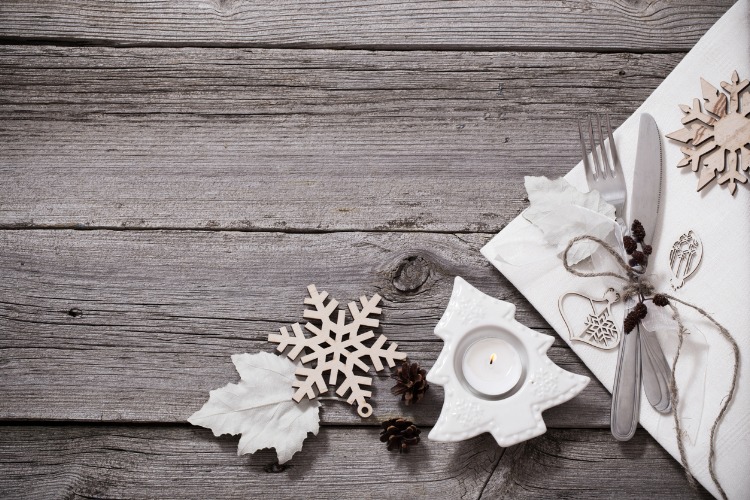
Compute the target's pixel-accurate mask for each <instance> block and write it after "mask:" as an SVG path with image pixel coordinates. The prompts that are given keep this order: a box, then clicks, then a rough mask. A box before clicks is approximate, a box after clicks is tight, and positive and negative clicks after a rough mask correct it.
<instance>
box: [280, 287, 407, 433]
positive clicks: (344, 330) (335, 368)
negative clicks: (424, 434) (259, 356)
mask: <svg viewBox="0 0 750 500" xmlns="http://www.w3.org/2000/svg"><path fill="white" fill-rule="evenodd" d="M307 291H308V293H309V294H310V296H309V297H307V298H306V299H305V304H306V305H308V306H312V307H313V308H307V309H305V311H304V313H303V314H302V317H303V318H307V319H310V320H315V321H316V322H318V323H319V326H316V325H315V324H313V323H310V322H308V323H306V324H305V329H306V330H307V331H309V332H310V333H311V334H312V337H305V334H304V332H303V331H302V327H301V326H300V324H299V323H294V324H293V325H292V332H293V333H294V335H290V334H289V330H287V328H286V327H281V328H280V329H279V332H280V333H279V334H270V335H269V336H268V341H269V342H273V343H276V344H279V346H278V347H277V348H276V349H277V350H278V351H279V352H285V351H286V350H287V348H290V347H291V349H290V350H289V351H288V352H286V356H287V357H288V358H289V359H292V360H295V359H297V357H298V356H299V355H300V354H302V357H301V358H300V361H301V362H302V366H300V367H299V368H297V371H296V372H295V374H296V375H297V377H298V378H297V380H296V381H294V383H293V384H292V386H293V387H296V388H297V391H296V392H295V393H294V396H293V399H294V400H295V401H297V402H300V401H302V399H303V398H305V397H306V398H308V399H314V398H316V397H317V395H318V394H319V393H323V392H326V391H327V390H328V386H329V385H331V386H335V387H337V389H336V394H337V395H339V396H341V397H343V396H345V395H346V393H347V392H350V394H349V397H348V399H347V403H349V404H354V403H355V402H356V403H357V405H358V407H357V413H359V415H360V416H361V417H363V418H364V417H369V416H370V415H372V406H371V405H370V404H369V403H368V402H367V398H369V397H370V396H372V392H371V391H369V390H366V389H364V388H363V387H362V386H370V385H372V377H369V376H363V375H357V374H356V373H355V371H354V369H355V368H358V369H359V370H361V371H362V372H363V373H367V372H368V371H369V370H370V366H368V365H367V363H365V361H364V360H363V358H367V357H369V358H370V361H371V362H372V366H374V367H375V371H380V370H383V369H384V366H383V362H382V361H381V359H382V360H383V361H385V362H386V363H387V364H388V366H389V367H391V368H393V367H394V366H395V365H396V360H401V359H406V353H403V352H398V351H397V349H398V345H397V344H396V343H394V342H391V343H390V345H389V346H388V348H387V349H384V348H383V346H384V345H385V343H386V341H387V340H388V339H387V338H386V337H385V335H380V336H379V337H378V338H377V340H375V342H373V343H372V344H371V345H369V346H368V345H367V344H365V342H367V341H369V340H370V339H371V338H373V337H374V336H375V333H373V331H372V330H368V331H364V332H362V333H360V329H361V328H362V327H371V328H376V327H377V326H378V325H379V324H380V322H379V321H378V320H377V319H376V318H373V317H370V316H371V315H376V314H380V308H379V307H378V304H379V303H380V299H381V297H380V295H378V294H375V295H374V296H373V297H372V298H370V299H368V298H367V297H365V296H362V297H360V299H359V301H360V303H361V305H362V309H360V308H359V307H357V303H356V302H350V303H349V312H350V313H351V316H352V321H351V322H349V323H347V322H346V313H345V312H344V311H341V310H338V305H339V303H338V301H337V300H335V299H331V300H329V301H328V302H327V303H326V299H327V298H328V293H327V292H318V290H317V289H316V288H315V285H310V286H308V287H307ZM335 312H338V314H337V316H336V320H335V321H334V320H333V314H334V313H335ZM326 373H328V380H327V381H326V379H325V377H324V375H325V374H326ZM339 375H343V377H344V379H343V381H342V382H341V383H339V380H338V379H339Z"/></svg>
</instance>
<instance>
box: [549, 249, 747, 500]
mask: <svg viewBox="0 0 750 500" xmlns="http://www.w3.org/2000/svg"><path fill="white" fill-rule="evenodd" d="M580 241H592V242H594V243H596V244H598V245H599V246H601V247H602V248H603V249H604V250H606V251H607V252H608V253H609V254H610V255H611V256H612V257H613V259H614V261H615V262H616V263H617V264H618V265H619V267H621V268H622V269H623V270H624V271H625V273H624V274H618V273H616V272H612V271H603V272H592V273H589V272H582V271H579V270H577V269H575V268H574V267H573V266H572V265H571V264H570V263H569V262H568V252H570V249H571V248H572V247H573V246H574V245H575V244H576V243H578V242H580ZM563 265H564V266H565V270H566V271H568V272H569V273H571V274H573V275H575V276H579V277H581V278H597V277H603V276H610V277H613V278H616V279H618V280H620V281H623V282H624V285H623V287H622V290H621V291H620V294H621V295H622V296H623V297H624V298H625V299H626V300H627V299H629V298H633V297H637V298H639V299H640V301H641V302H643V301H644V300H649V299H652V298H653V295H654V292H655V291H656V289H655V287H654V286H653V285H652V284H651V283H650V282H649V281H648V279H646V278H645V277H644V276H643V275H642V274H640V273H638V272H636V271H635V270H634V269H633V268H631V267H630V266H628V264H627V263H626V262H625V260H624V259H623V258H622V256H621V255H620V254H619V253H618V252H617V250H615V249H614V248H613V247H612V246H611V245H610V244H609V243H606V242H605V241H603V240H601V239H599V238H596V237H594V236H589V235H583V236H577V237H575V238H573V239H572V240H570V242H568V246H567V247H566V248H565V252H564V253H563ZM659 295H661V296H662V297H666V298H667V299H668V301H669V302H668V303H667V304H666V305H667V306H669V308H670V310H671V311H672V319H674V321H675V322H676V323H677V334H678V341H677V352H676V353H675V357H674V361H673V362H672V379H671V381H670V384H669V393H670V397H671V399H672V407H673V416H674V424H675V432H676V434H677V447H678V449H679V451H680V462H681V463H682V466H683V467H684V468H685V474H686V475H687V478H688V481H689V482H690V485H691V486H693V487H694V488H697V485H696V482H695V478H694V477H693V472H692V470H691V469H690V465H689V464H688V461H687V456H686V454H685V443H684V441H683V438H684V436H683V434H684V433H683V432H682V422H681V419H680V417H679V411H678V405H679V401H680V397H679V391H678V388H677V382H676V381H675V372H676V371H677V361H678V360H679V359H680V352H681V351H682V343H683V340H684V337H685V334H686V333H688V332H687V328H686V327H685V324H684V323H683V322H682V318H681V317H680V312H679V310H678V309H677V306H675V305H674V303H673V302H676V303H679V304H682V305H683V306H685V307H689V308H691V309H693V310H694V311H696V312H698V313H699V314H700V315H701V316H703V317H704V318H706V319H707V320H709V321H710V322H711V323H712V324H713V325H714V326H715V327H716V328H717V329H718V330H719V332H720V333H721V336H722V337H723V338H724V339H725V340H726V341H727V342H729V344H730V345H731V346H732V351H733V353H734V368H733V371H732V384H731V387H730V389H729V394H727V396H726V397H725V398H724V399H723V402H722V404H721V408H720V410H719V414H718V415H717V416H716V419H715V420H714V423H713V425H712V426H711V434H710V444H709V453H708V471H709V474H710V475H711V480H712V481H713V483H714V484H715V485H716V489H717V490H718V491H719V494H720V495H721V497H722V498H724V499H726V498H727V494H726V493H725V492H724V488H722V487H721V483H720V482H719V479H718V477H717V476H716V470H715V469H714V461H715V458H716V429H717V428H718V427H719V423H721V421H722V420H723V419H724V415H725V414H726V412H727V408H728V407H729V405H730V403H731V402H732V400H733V399H734V395H735V391H736V389H737V379H738V378H739V366H740V348H739V346H738V345H737V342H736V341H735V340H734V337H732V335H731V334H730V333H729V331H728V330H727V329H726V328H724V326H722V325H721V324H720V323H719V322H718V321H716V320H715V319H714V318H713V317H712V316H711V315H710V314H708V313H707V312H706V311H705V310H703V309H702V308H700V307H698V306H696V305H694V304H691V303H689V302H685V301H684V300H681V299H678V298H677V297H674V296H672V295H668V294H665V293H661V294H659Z"/></svg>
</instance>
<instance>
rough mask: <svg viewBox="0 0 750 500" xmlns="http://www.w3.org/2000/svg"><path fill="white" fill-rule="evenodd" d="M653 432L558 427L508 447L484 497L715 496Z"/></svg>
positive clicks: (681, 497)
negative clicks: (617, 435)
mask: <svg viewBox="0 0 750 500" xmlns="http://www.w3.org/2000/svg"><path fill="white" fill-rule="evenodd" d="M698 488H699V489H698V490H697V491H696V490H693V489H692V488H691V486H690V485H689V483H688V482H687V479H686V478H685V476H684V469H683V468H682V467H681V466H680V465H679V463H678V462H677V461H676V460H674V459H673V458H672V457H671V456H670V455H669V454H668V453H667V452H666V451H665V450H664V449H663V448H661V447H660V446H659V444H658V443H656V441H654V439H653V438H652V437H651V436H649V435H648V433H647V432H646V431H644V430H642V429H639V430H638V431H637V432H636V434H635V436H634V437H633V439H631V440H630V441H626V442H618V441H615V440H614V438H613V437H612V435H611V434H610V433H609V432H608V431H606V430H600V431H594V430H588V431H580V430H577V429H570V430H554V431H549V432H547V433H546V434H545V435H543V436H541V437H540V438H537V439H532V440H530V441H526V442H525V443H521V444H519V445H517V446H514V447H512V448H509V449H507V451H506V453H505V454H504V455H503V456H502V458H501V460H500V463H499V465H498V467H497V469H496V470H495V472H494V473H493V474H492V477H491V478H490V479H489V481H488V482H487V485H486V487H485V488H484V490H483V492H482V495H481V497H482V498H512V499H519V500H523V499H537V498H575V499H592V500H599V499H601V498H618V499H621V498H634V499H635V498H637V499H641V498H679V499H687V498H713V497H712V496H711V495H710V494H709V493H708V491H706V489H705V488H703V487H702V486H700V485H699V487H698Z"/></svg>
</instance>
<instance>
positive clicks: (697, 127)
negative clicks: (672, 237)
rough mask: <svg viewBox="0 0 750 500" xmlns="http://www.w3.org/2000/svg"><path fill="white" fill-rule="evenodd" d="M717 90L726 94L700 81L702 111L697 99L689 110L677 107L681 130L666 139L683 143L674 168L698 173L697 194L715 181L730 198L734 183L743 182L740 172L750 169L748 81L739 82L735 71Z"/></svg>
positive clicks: (735, 188) (749, 91)
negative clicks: (681, 154) (729, 80)
mask: <svg viewBox="0 0 750 500" xmlns="http://www.w3.org/2000/svg"><path fill="white" fill-rule="evenodd" d="M721 87H722V88H723V89H724V91H725V92H726V93H723V92H720V91H719V90H718V89H717V88H716V87H714V86H713V85H711V84H710V83H708V82H707V81H706V80H704V79H703V78H701V91H702V92H703V101H704V103H703V110H701V100H700V99H693V106H692V107H690V106H688V105H686V104H683V105H680V109H681V110H682V112H683V113H685V116H684V117H683V118H682V124H683V128H681V129H680V130H676V131H674V132H672V133H671V134H667V137H669V138H670V139H673V140H675V141H678V142H681V143H683V144H685V146H683V147H681V148H680V150H681V151H682V153H683V154H684V155H685V156H684V157H683V158H682V160H680V162H679V163H678V164H677V166H678V167H686V166H688V165H690V168H691V169H692V170H693V172H698V175H699V178H698V191H700V190H701V189H703V188H704V187H706V186H707V185H708V184H710V183H711V181H713V180H714V179H716V182H717V183H718V184H728V186H729V193H730V194H732V195H734V194H735V192H736V191H737V183H740V184H745V183H746V182H747V179H748V177H747V174H744V175H743V174H742V172H746V171H748V170H750V80H742V81H740V77H739V75H738V74H737V72H736V71H735V72H734V73H732V81H731V82H721ZM727 95H729V98H728V99H727Z"/></svg>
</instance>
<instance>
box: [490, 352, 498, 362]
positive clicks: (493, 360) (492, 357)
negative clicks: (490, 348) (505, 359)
mask: <svg viewBox="0 0 750 500" xmlns="http://www.w3.org/2000/svg"><path fill="white" fill-rule="evenodd" d="M496 357H497V356H496V355H495V353H494V352H493V353H492V356H490V364H492V363H494V362H495V358H496Z"/></svg>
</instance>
